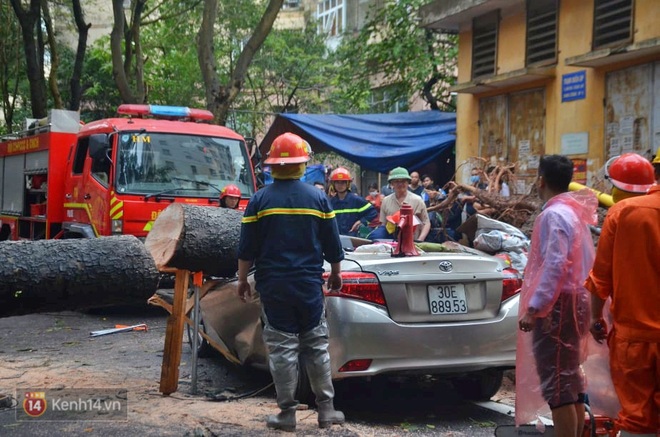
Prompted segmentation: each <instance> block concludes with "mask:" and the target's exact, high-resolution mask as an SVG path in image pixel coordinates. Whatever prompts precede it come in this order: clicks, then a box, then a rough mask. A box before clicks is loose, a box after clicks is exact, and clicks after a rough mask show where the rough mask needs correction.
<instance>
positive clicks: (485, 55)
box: [472, 11, 500, 79]
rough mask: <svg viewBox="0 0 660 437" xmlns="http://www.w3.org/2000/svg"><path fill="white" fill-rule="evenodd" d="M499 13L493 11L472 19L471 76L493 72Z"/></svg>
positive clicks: (495, 58) (494, 70)
mask: <svg viewBox="0 0 660 437" xmlns="http://www.w3.org/2000/svg"><path fill="white" fill-rule="evenodd" d="M499 21H500V14H499V11H494V12H492V13H490V14H487V15H483V16H481V17H478V18H475V19H474V20H473V21H472V78H473V79H474V78H476V77H480V76H487V75H492V74H495V72H496V60H497V33H498V28H499Z"/></svg>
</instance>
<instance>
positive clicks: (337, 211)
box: [335, 203, 371, 214]
mask: <svg viewBox="0 0 660 437" xmlns="http://www.w3.org/2000/svg"><path fill="white" fill-rule="evenodd" d="M369 207H371V203H365V204H364V205H363V206H362V207H361V208H347V209H335V214H351V213H360V212H363V211H366V210H367V209H369Z"/></svg>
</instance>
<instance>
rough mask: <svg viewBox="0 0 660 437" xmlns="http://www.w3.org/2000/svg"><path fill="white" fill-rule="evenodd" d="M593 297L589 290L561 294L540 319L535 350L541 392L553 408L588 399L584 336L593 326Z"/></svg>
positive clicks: (536, 328)
mask: <svg viewBox="0 0 660 437" xmlns="http://www.w3.org/2000/svg"><path fill="white" fill-rule="evenodd" d="M588 299H589V297H588V296H587V295H586V294H585V293H578V294H565V293H562V294H560V295H559V298H558V299H557V302H556V303H555V306H554V307H553V308H552V311H551V312H550V314H549V315H548V317H551V320H552V321H551V323H550V326H549V328H546V329H544V328H543V325H544V321H545V319H537V320H536V325H535V326H534V330H533V337H532V350H533V352H534V358H535V360H536V370H537V372H538V375H539V379H540V382H541V393H542V394H543V398H544V399H545V401H546V402H547V403H548V405H550V408H551V409H554V408H558V407H561V406H563V405H568V404H574V403H577V402H584V389H585V386H584V377H583V375H582V370H581V369H580V363H581V361H582V358H583V353H582V350H581V348H582V346H581V343H582V341H581V338H582V337H583V336H584V335H585V333H586V330H587V328H588V325H589V300H588Z"/></svg>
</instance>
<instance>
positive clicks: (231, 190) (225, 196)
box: [220, 184, 241, 209]
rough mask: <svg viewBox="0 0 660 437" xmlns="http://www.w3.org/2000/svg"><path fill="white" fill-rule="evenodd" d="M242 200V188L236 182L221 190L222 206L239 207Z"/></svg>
mask: <svg viewBox="0 0 660 437" xmlns="http://www.w3.org/2000/svg"><path fill="white" fill-rule="evenodd" d="M240 200H241V190H240V188H238V187H237V186H236V185H234V184H229V185H227V186H226V187H224V188H223V189H222V191H221V192H220V206H221V207H222V208H229V209H238V202H239V201H240Z"/></svg>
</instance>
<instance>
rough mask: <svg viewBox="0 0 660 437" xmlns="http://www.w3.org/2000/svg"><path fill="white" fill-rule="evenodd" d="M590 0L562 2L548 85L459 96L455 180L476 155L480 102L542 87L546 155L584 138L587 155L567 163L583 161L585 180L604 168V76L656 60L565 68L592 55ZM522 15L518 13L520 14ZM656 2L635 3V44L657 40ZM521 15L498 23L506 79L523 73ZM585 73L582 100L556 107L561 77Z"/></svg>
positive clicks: (464, 65) (659, 2) (462, 70)
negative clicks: (576, 136) (572, 138)
mask: <svg viewBox="0 0 660 437" xmlns="http://www.w3.org/2000/svg"><path fill="white" fill-rule="evenodd" d="M593 8H594V4H593V0H562V1H561V2H560V10H559V32H558V61H557V64H556V66H554V68H553V69H552V70H551V71H552V73H553V74H554V77H553V78H551V79H549V80H547V81H539V82H533V83H527V84H522V85H517V86H511V87H509V88H506V89H496V90H494V91H489V92H484V93H479V94H467V93H460V94H459V96H458V108H457V141H456V164H457V167H458V174H457V179H458V180H459V181H461V180H462V181H466V180H467V178H468V177H469V168H468V169H465V168H461V166H462V167H467V166H465V165H462V164H463V163H465V162H466V161H467V160H468V159H469V158H471V157H476V156H478V155H479V100H480V99H481V98H485V97H491V96H493V95H502V94H510V93H515V92H519V91H523V90H529V89H534V88H539V87H542V88H544V89H545V95H546V96H545V97H546V98H545V106H546V118H545V138H546V147H545V152H546V154H554V153H561V139H562V135H564V134H571V133H578V132H587V133H588V135H589V150H588V153H587V154H586V155H571V158H584V159H587V167H588V175H589V176H590V175H592V174H593V173H594V172H596V171H598V170H599V169H600V168H601V167H602V166H603V165H604V157H605V156H606V155H605V145H604V144H603V142H604V129H605V121H604V109H603V108H604V107H603V101H604V99H605V92H606V90H605V87H606V75H607V73H608V72H610V71H613V70H619V69H622V68H626V67H628V66H632V65H637V64H641V63H645V62H650V61H653V60H657V59H658V58H659V56H658V55H654V56H653V55H652V56H647V57H644V58H641V57H640V58H638V59H635V60H633V61H626V62H619V63H615V64H611V65H608V66H605V67H600V68H589V67H574V66H568V65H566V63H565V60H566V58H570V57H573V56H580V55H584V54H586V53H589V52H590V51H591V44H592V28H593ZM521 9H522V8H521ZM659 16H660V0H636V1H635V14H634V42H639V41H643V40H647V39H651V38H657V37H660V26H659V25H658V17H659ZM525 34H526V19H525V12H524V10H522V11H521V12H520V13H519V14H513V15H510V16H508V17H503V18H502V20H501V22H500V27H499V38H498V47H497V51H498V52H497V65H498V70H497V74H498V75H501V74H506V73H508V72H511V71H515V70H520V69H521V68H524V57H525ZM471 39H472V32H470V31H463V32H461V33H460V34H459V59H458V71H459V75H458V76H459V80H458V83H459V84H461V83H467V82H470V81H471V77H470V74H471V53H472V44H471ZM581 70H584V71H586V98H584V99H581V100H576V101H571V102H562V101H561V89H562V86H561V84H562V76H563V75H564V74H568V73H573V72H576V71H581Z"/></svg>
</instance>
